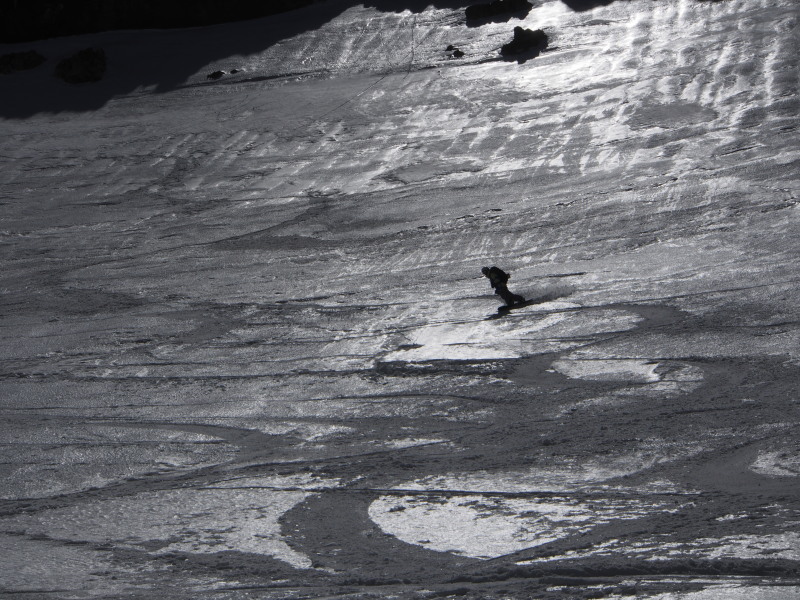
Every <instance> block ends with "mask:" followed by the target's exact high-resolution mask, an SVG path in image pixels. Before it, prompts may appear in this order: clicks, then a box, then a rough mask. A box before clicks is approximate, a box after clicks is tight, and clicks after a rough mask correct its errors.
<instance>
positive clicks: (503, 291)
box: [481, 267, 525, 306]
mask: <svg viewBox="0 0 800 600" xmlns="http://www.w3.org/2000/svg"><path fill="white" fill-rule="evenodd" d="M481 273H483V275H484V277H488V278H489V283H490V284H491V286H492V287H493V288H494V293H495V294H498V295H499V296H500V297H501V298H502V299H503V300H504V301H505V303H506V305H507V306H513V305H514V304H517V303H522V302H525V298H523V297H522V296H519V295H517V294H512V293H511V291H509V289H508V279H509V277H511V275H509V274H508V273H506V272H505V271H503V270H502V269H499V268H498V267H483V268H482V269H481Z"/></svg>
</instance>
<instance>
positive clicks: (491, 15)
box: [466, 0, 533, 21]
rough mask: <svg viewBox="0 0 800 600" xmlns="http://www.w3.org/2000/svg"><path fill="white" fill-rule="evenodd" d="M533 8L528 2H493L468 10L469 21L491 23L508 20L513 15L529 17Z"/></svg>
mask: <svg viewBox="0 0 800 600" xmlns="http://www.w3.org/2000/svg"><path fill="white" fill-rule="evenodd" d="M532 8H533V6H532V5H531V3H530V2H528V0H492V2H488V3H484V4H473V5H471V6H468V7H467V9H466V16H467V21H489V20H498V17H505V19H501V20H506V21H507V20H508V19H510V18H511V17H512V16H513V15H515V14H517V15H518V16H524V15H527V14H528V13H529V12H530V11H531V9H532Z"/></svg>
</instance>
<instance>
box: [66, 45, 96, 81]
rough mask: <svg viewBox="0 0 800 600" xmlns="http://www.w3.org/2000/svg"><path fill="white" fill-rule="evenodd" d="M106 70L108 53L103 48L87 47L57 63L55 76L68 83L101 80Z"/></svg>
mask: <svg viewBox="0 0 800 600" xmlns="http://www.w3.org/2000/svg"><path fill="white" fill-rule="evenodd" d="M105 72H106V53H105V52H104V51H103V49H102V48H86V49H84V50H81V51H80V52H78V53H77V54H75V55H73V56H70V57H69V58H65V59H64V60H62V61H61V62H59V63H58V64H57V65H56V69H55V73H54V74H55V76H56V77H58V78H60V79H63V80H64V81H66V82H67V83H87V82H91V81H100V80H101V79H102V78H103V75H105Z"/></svg>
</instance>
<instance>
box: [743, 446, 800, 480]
mask: <svg viewBox="0 0 800 600" xmlns="http://www.w3.org/2000/svg"><path fill="white" fill-rule="evenodd" d="M750 469H751V470H752V471H755V472H756V473H758V474H759V475H766V476H768V477H769V476H772V477H797V476H798V475H800V456H798V454H796V453H792V452H789V451H773V452H759V454H758V457H757V458H756V460H755V462H754V463H753V464H752V465H751V466H750Z"/></svg>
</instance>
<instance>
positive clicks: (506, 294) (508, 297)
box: [497, 285, 517, 306]
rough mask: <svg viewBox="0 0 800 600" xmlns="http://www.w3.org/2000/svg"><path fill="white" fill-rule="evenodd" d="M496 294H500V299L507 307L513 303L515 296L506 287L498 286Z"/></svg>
mask: <svg viewBox="0 0 800 600" xmlns="http://www.w3.org/2000/svg"><path fill="white" fill-rule="evenodd" d="M497 293H498V294H500V297H501V298H502V299H503V300H504V301H505V303H506V304H507V305H508V306H511V305H512V304H514V302H515V298H516V297H517V296H515V295H514V294H512V293H511V292H510V291H509V290H508V288H507V287H506V286H504V285H503V286H498V287H497Z"/></svg>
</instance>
